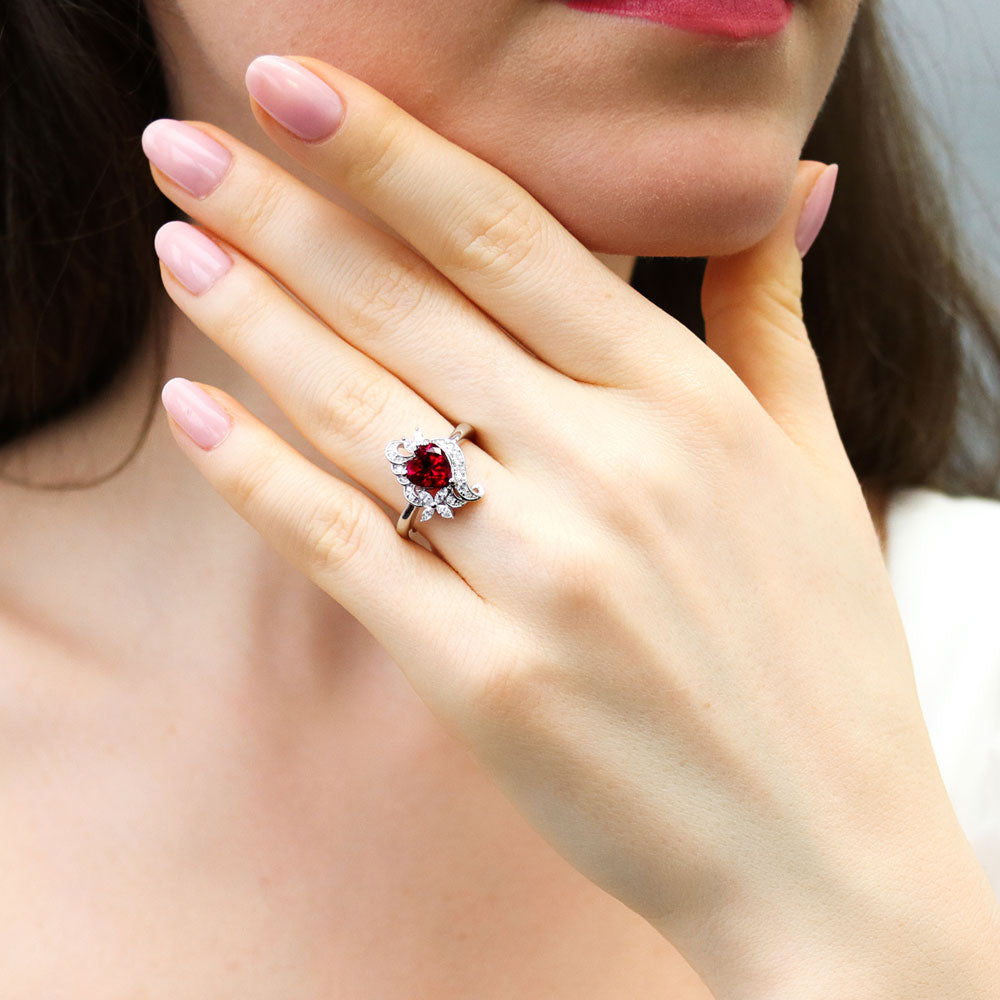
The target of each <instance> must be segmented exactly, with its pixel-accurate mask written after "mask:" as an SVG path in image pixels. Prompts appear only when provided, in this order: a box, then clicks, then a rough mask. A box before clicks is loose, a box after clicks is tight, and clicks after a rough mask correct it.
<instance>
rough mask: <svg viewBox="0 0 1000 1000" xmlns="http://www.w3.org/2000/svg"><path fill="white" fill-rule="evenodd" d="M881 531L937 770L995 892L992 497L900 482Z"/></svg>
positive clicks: (999, 749) (999, 714) (997, 629)
mask: <svg viewBox="0 0 1000 1000" xmlns="http://www.w3.org/2000/svg"><path fill="white" fill-rule="evenodd" d="M886 535H887V546H886V561H887V564H888V567H889V576H890V579H891V581H892V587H893V591H894V593H895V595H896V600H897V603H898V605H899V610H900V615H901V617H902V619H903V626H904V628H905V630H906V636H907V640H908V642H909V645H910V653H911V656H912V659H913V668H914V675H915V678H916V683H917V692H918V695H919V697H920V705H921V708H922V710H923V713H924V718H925V720H926V722H927V729H928V732H929V733H930V737H931V743H932V745H933V747H934V751H935V755H936V757H937V760H938V765H939V767H940V769H941V775H942V778H943V779H944V782H945V786H946V787H947V789H948V793H949V795H950V797H951V800H952V804H953V806H954V807H955V812H956V814H957V815H958V818H959V820H960V821H961V823H962V826H963V828H964V830H965V833H966V835H967V836H968V837H969V840H970V841H971V842H972V844H973V846H974V847H975V848H976V851H977V853H978V855H979V858H980V861H981V862H982V864H983V867H984V868H985V869H986V871H987V874H988V875H989V876H990V879H991V881H992V882H993V884H994V887H995V888H996V890H997V892H998V894H1000V796H997V795H995V794H990V793H989V789H991V788H994V789H995V788H1000V501H998V500H991V499H986V498H982V497H975V496H958V497H956V496H950V495H948V494H945V493H941V492H938V491H936V490H931V489H926V488H912V489H906V490H901V491H898V492H897V493H895V494H893V496H892V497H891V498H890V500H889V506H888V509H887V514H886Z"/></svg>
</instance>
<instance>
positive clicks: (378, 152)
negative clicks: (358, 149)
mask: <svg viewBox="0 0 1000 1000" xmlns="http://www.w3.org/2000/svg"><path fill="white" fill-rule="evenodd" d="M395 111H396V109H395V108H394V107H390V108H388V109H387V110H383V111H382V112H381V114H380V116H379V118H378V120H377V121H375V122H373V124H372V130H371V135H370V137H369V138H368V141H367V142H366V143H365V149H364V155H359V156H357V157H354V158H352V159H351V161H350V162H349V164H348V165H347V167H346V168H345V178H344V179H345V183H346V184H347V186H348V187H350V188H353V189H355V190H358V191H361V192H371V191H373V190H375V189H376V188H378V187H380V186H382V185H383V184H384V183H385V180H386V178H387V177H388V176H389V175H390V174H391V173H392V171H393V170H394V169H395V167H396V164H397V163H398V162H399V161H400V159H401V157H402V155H403V149H404V146H405V131H406V130H405V128H404V119H403V117H402V115H400V114H398V113H394V112H395Z"/></svg>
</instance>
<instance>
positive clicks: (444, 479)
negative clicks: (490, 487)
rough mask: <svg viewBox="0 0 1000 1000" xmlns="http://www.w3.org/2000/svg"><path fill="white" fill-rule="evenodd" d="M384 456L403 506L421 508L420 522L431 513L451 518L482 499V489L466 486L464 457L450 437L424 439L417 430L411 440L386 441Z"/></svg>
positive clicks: (421, 433)
mask: <svg viewBox="0 0 1000 1000" xmlns="http://www.w3.org/2000/svg"><path fill="white" fill-rule="evenodd" d="M385 457H386V458H387V459H388V460H389V464H390V465H391V466H392V471H393V473H395V476H396V479H397V480H398V481H399V482H400V483H402V484H403V496H404V497H406V501H407V503H411V504H413V506H414V507H423V508H424V510H423V511H422V513H421V515H420V520H421V521H427V520H429V519H430V518H432V517H433V516H434V515H435V514H438V515H439V516H440V517H454V516H455V513H454V512H455V510H457V509H458V508H459V507H464V506H465V505H466V504H467V503H470V502H471V501H473V500H481V499H482V496H483V488H482V487H481V486H470V485H469V481H468V478H467V477H466V472H465V455H463V454H462V449H461V447H460V446H459V443H458V441H455V440H454V439H452V438H450V437H446V438H426V437H424V435H423V432H422V431H421V430H420V428H419V427H418V428H417V429H416V432H415V433H414V435H413V437H412V438H398V439H397V440H395V441H390V442H389V443H388V444H387V445H386V446H385Z"/></svg>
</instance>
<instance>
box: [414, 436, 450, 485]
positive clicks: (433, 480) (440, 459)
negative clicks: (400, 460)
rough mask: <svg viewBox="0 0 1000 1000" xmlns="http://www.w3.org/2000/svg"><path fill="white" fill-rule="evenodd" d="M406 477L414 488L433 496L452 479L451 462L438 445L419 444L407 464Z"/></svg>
mask: <svg viewBox="0 0 1000 1000" xmlns="http://www.w3.org/2000/svg"><path fill="white" fill-rule="evenodd" d="M406 476H407V478H408V479H409V480H410V482H411V483H413V485H414V486H419V487H421V488H422V489H425V490H427V492H428V493H430V494H431V495H433V494H434V493H436V492H437V491H438V490H439V489H441V487H442V486H447V485H448V480H449V479H451V462H449V461H448V456H447V455H445V453H444V452H443V451H442V450H441V449H440V448H439V447H438V446H437V445H436V444H418V445H417V447H416V448H415V449H414V450H413V458H411V459H410V460H409V461H408V462H407V463H406Z"/></svg>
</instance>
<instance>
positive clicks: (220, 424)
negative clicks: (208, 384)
mask: <svg viewBox="0 0 1000 1000" xmlns="http://www.w3.org/2000/svg"><path fill="white" fill-rule="evenodd" d="M160 398H161V399H162V400H163V405H164V407H166V410H167V413H169V414H170V416H171V417H173V418H174V421H175V422H176V423H177V424H178V425H179V426H180V428H181V430H183V431H184V433H185V434H187V436H188V437H189V438H191V440H192V441H194V443H195V444H196V445H198V447H199V448H204V449H205V451H210V450H211V449H212V448H215V447H217V446H218V445H219V444H221V443H222V442H223V441H224V440H225V438H226V436H227V435H228V434H229V432H230V430H232V426H233V422H232V420H231V419H230V417H229V414H228V413H226V411H225V410H224V409H223V408H222V407H221V406H219V404H218V403H217V402H216V401H215V400H214V399H212V397H211V396H209V394H208V393H207V392H205V390H204V389H202V388H201V387H200V386H197V385H195V384H194V382H189V381H188V380H187V379H186V378H172V379H171V380H170V381H169V382H167V384H166V385H164V387H163V391H162V392H161V393H160Z"/></svg>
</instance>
